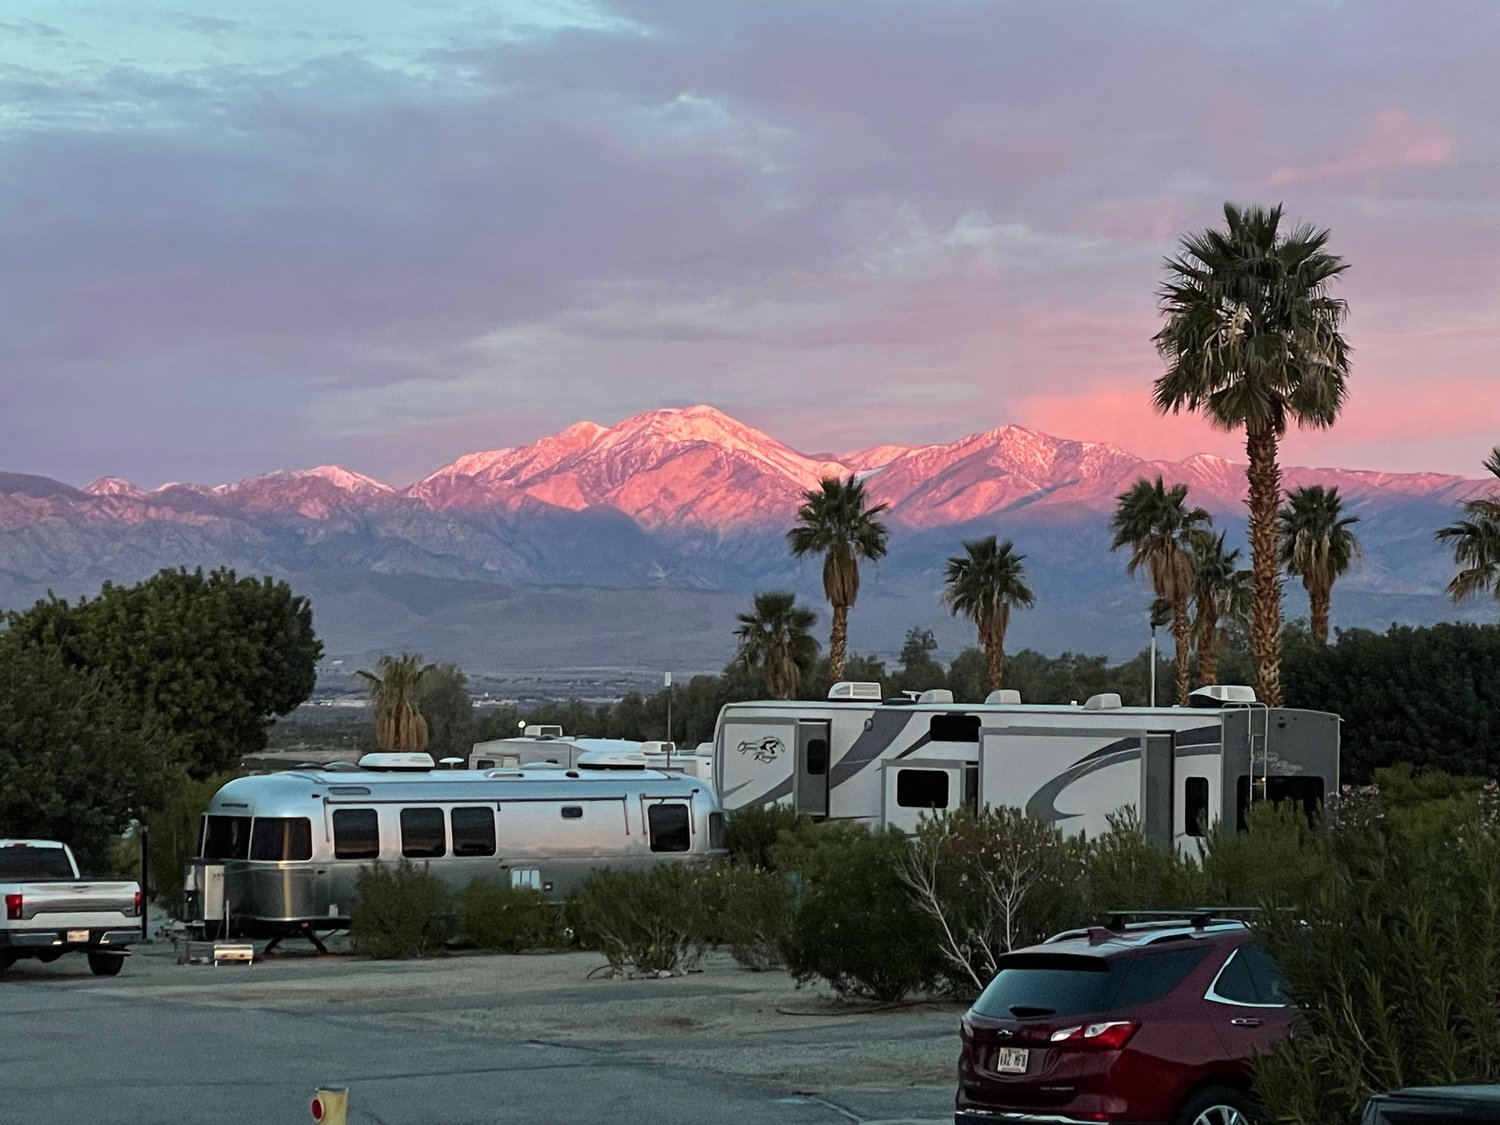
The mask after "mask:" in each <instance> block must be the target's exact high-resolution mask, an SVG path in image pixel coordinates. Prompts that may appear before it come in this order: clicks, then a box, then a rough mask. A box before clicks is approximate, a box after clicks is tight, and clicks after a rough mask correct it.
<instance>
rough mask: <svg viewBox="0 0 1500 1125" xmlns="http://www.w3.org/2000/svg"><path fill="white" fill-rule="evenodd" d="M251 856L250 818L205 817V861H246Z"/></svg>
mask: <svg viewBox="0 0 1500 1125" xmlns="http://www.w3.org/2000/svg"><path fill="white" fill-rule="evenodd" d="M249 854H250V818H249V817H248V816H205V817H204V818H203V858H204V859H244V858H245V857H246V856H248V855H249Z"/></svg>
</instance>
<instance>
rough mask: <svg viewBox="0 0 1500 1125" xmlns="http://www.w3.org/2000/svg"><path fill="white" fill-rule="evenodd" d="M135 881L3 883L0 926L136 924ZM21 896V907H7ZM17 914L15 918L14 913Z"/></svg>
mask: <svg viewBox="0 0 1500 1125" xmlns="http://www.w3.org/2000/svg"><path fill="white" fill-rule="evenodd" d="M137 890H138V888H137V886H136V884H134V883H116V882H94V881H90V880H84V881H80V882H76V883H72V882H55V883H54V882H39V883H7V884H5V894H6V900H7V901H6V907H7V909H6V911H5V916H4V917H3V918H0V929H7V930H30V929H56V930H67V929H106V928H118V927H121V926H125V927H129V926H134V925H138V924H139V922H138V917H139V916H138V915H137V913H136V891H137ZM13 895H19V896H20V900H21V901H20V910H19V911H12V910H11V909H10V905H11V896H13ZM16 913H18V914H19V917H14V916H13V914H16Z"/></svg>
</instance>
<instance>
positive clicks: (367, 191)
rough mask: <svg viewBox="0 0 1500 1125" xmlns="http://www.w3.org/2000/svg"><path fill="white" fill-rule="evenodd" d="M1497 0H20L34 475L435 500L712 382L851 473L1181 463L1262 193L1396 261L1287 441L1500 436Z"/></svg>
mask: <svg viewBox="0 0 1500 1125" xmlns="http://www.w3.org/2000/svg"><path fill="white" fill-rule="evenodd" d="M1497 66H1500V4H1495V3H1493V2H1491V0H1473V2H1445V0H1426V2H1424V3H1420V4H1419V3H1413V2H1411V0H1347V2H1344V0H1262V2H1260V3H1256V4H1205V3H1201V2H1188V0H1177V2H1171V0H1160V2H1144V0H1143V2H1130V3H1123V2H1113V0H1111V2H1104V0H1099V2H1095V3H1075V2H1071V0H1036V2H1033V3H1005V2H1000V0H972V2H959V0H953V2H949V0H910V2H907V3H890V2H882V0H624V2H619V3H614V2H608V0H599V2H597V3H590V2H588V0H496V2H492V3H473V2H469V0H453V2H434V0H425V2H422V3H415V2H412V3H404V4H398V3H392V2H388V0H387V2H382V0H361V2H359V3H352V2H346V0H320V2H316V3H308V2H306V0H204V2H201V3H187V2H186V0H173V2H162V0H130V2H129V3H120V2H110V0H95V2H93V3H83V2H74V0H7V2H6V3H5V4H4V5H3V6H0V469H3V470H12V471H20V472H34V473H42V474H45V475H49V476H54V477H58V478H60V479H64V480H68V481H71V482H74V483H83V482H85V481H87V480H89V479H91V478H93V477H95V476H99V475H103V474H106V473H109V474H119V475H123V476H128V477H131V478H132V479H135V480H137V481H139V482H140V483H142V484H146V485H153V484H157V483H160V482H162V481H164V480H197V481H204V482H209V483H213V482H218V481H224V480H230V479H234V478H237V477H240V476H244V475H248V474H251V473H255V472H261V471H265V470H268V469H272V468H277V467H298V466H307V465H314V464H319V463H324V462H336V463H338V464H342V465H345V466H347V467H349V468H352V469H356V470H359V471H362V472H366V473H369V474H371V475H373V476H377V477H380V478H382V479H385V480H388V481H390V482H391V483H396V484H401V483H406V482H408V481H410V480H412V479H414V478H417V477H420V476H422V475H425V474H426V473H428V472H430V471H431V470H432V469H434V468H436V467H437V466H438V465H440V464H442V463H444V462H446V461H449V460H451V459H453V458H454V457H455V456H457V455H458V454H460V453H463V452H466V451H470V450H476V449H486V448H494V447H498V446H504V445H511V444H520V443H523V442H527V441H530V440H533V439H534V438H536V437H538V436H541V435H542V434H544V433H549V432H552V431H554V430H557V429H560V428H561V427H563V426H564V425H566V424H567V423H569V422H572V421H574V420H576V419H579V418H585V417H587V418H592V419H594V420H595V421H598V422H602V423H612V422H614V421H617V420H618V419H619V418H621V417H623V416H625V415H627V414H631V413H634V412H637V411H639V410H644V409H650V408H653V407H658V406H667V405H686V404H689V403H696V402H709V403H712V404H714V405H716V406H718V407H720V408H721V409H723V410H725V411H727V412H729V413H731V414H733V415H735V416H737V417H739V418H741V419H743V420H744V421H746V422H749V423H751V424H753V425H757V426H760V427H761V428H763V429H766V430H768V431H770V432H771V433H772V434H774V435H775V436H777V437H779V438H781V439H782V440H785V441H787V442H789V443H790V444H792V445H794V446H797V447H798V448H801V449H804V450H806V451H809V452H816V451H831V450H843V449H850V448H855V447H859V446H863V445H871V444H875V443H878V442H922V441H938V440H950V439H952V438H955V437H958V436H960V435H962V434H965V433H969V432H973V431H975V430H981V429H988V428H990V427H993V426H996V425H999V424H1001V423H1005V422H1015V423H1020V424H1022V425H1027V426H1031V427H1034V428H1036V429H1040V430H1043V431H1045V432H1048V433H1051V434H1056V435H1058V436H1063V437H1077V438H1089V439H1096V440H1103V441H1110V442H1114V443H1116V444H1119V445H1121V446H1124V447H1125V448H1127V449H1130V450H1133V451H1135V452H1139V453H1143V454H1147V455H1151V456H1162V457H1177V456H1184V455H1187V454H1190V453H1193V452H1197V451H1200V450H1209V451H1213V452H1218V453H1224V454H1227V455H1236V454H1237V453H1238V443H1237V441H1236V439H1235V438H1233V437H1230V436H1226V435H1222V434H1216V433H1214V432H1212V431H1210V430H1209V429H1207V427H1205V426H1203V425H1202V424H1200V423H1197V422H1196V421H1192V420H1184V419H1159V418H1156V417H1155V416H1153V415H1152V414H1151V411H1150V407H1149V401H1148V392H1149V387H1150V382H1151V380H1152V378H1153V377H1154V376H1155V375H1156V374H1157V372H1158V370H1159V363H1158V360H1157V359H1156V357H1155V354H1154V352H1153V351H1152V348H1151V345H1150V337H1151V334H1152V333H1153V332H1154V331H1155V329H1156V327H1157V324H1158V317H1157V313H1156V308H1155V296H1154V290H1155V287H1156V285H1157V283H1158V281H1159V279H1160V272H1161V271H1160V263H1161V259H1162V257H1163V256H1164V255H1165V254H1167V253H1168V252H1170V250H1171V249H1172V246H1173V242H1174V240H1175V238H1176V236H1177V235H1178V234H1180V233H1181V232H1182V231H1184V230H1187V229H1190V228H1192V227H1201V226H1205V225H1209V224H1211V223H1214V222H1215V221H1217V220H1218V218H1219V213H1220V208H1221V206H1222V203H1223V201H1224V200H1226V199H1232V200H1236V201H1241V202H1275V201H1278V200H1280V201H1285V204H1286V206H1287V210H1288V212H1289V213H1290V214H1291V215H1292V216H1293V217H1295V218H1297V219H1306V220H1310V221H1313V222H1315V223H1318V224H1320V225H1326V226H1329V227H1331V228H1332V229H1333V243H1332V248H1333V250H1334V251H1335V252H1337V253H1340V254H1342V255H1344V256H1345V257H1347V258H1348V259H1349V260H1350V261H1351V263H1352V268H1351V270H1350V272H1349V274H1348V277H1347V281H1346V283H1345V284H1344V285H1343V286H1342V295H1343V296H1345V297H1346V298H1347V299H1348V300H1349V302H1350V304H1351V306H1352V317H1351V322H1350V324H1349V328H1348V334H1349V338H1350V341H1351V342H1352V344H1353V345H1354V348H1355V354H1354V374H1353V377H1352V387H1353V394H1352V398H1351V401H1350V403H1349V406H1348V409H1347V411H1346V412H1345V415H1344V417H1343V419H1342V420H1341V422H1340V423H1339V425H1338V427H1337V428H1336V429H1335V430H1333V431H1332V432H1331V433H1324V434H1311V435H1294V436H1293V437H1292V438H1290V439H1289V440H1288V442H1287V454H1286V458H1287V460H1288V461H1289V462H1295V463H1301V464H1318V465H1340V466H1346V467H1369V468H1382V469H1400V470H1410V469H1434V470H1442V471H1448V472H1459V473H1463V474H1465V475H1470V476H1477V475H1479V474H1480V461H1481V460H1482V458H1483V457H1484V455H1485V454H1486V452H1487V451H1488V450H1489V448H1490V447H1491V446H1492V445H1494V444H1496V443H1497V442H1500V372H1497V370H1496V368H1497V361H1500V96H1497V91H1500V76H1497Z"/></svg>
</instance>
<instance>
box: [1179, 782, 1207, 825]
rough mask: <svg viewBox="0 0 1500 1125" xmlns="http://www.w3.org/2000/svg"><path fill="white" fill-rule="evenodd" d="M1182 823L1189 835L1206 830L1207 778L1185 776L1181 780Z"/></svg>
mask: <svg viewBox="0 0 1500 1125" xmlns="http://www.w3.org/2000/svg"><path fill="white" fill-rule="evenodd" d="M1182 824H1183V831H1184V832H1185V833H1187V835H1189V836H1202V835H1205V834H1206V833H1207V832H1208V778H1206V777H1187V778H1183V781H1182Z"/></svg>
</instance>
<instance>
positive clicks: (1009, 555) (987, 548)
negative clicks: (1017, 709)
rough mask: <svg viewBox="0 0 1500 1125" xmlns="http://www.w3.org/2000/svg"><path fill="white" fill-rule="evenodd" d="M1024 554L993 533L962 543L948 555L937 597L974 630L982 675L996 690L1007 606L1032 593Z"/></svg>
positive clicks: (1031, 601)
mask: <svg viewBox="0 0 1500 1125" xmlns="http://www.w3.org/2000/svg"><path fill="white" fill-rule="evenodd" d="M1025 557H1026V556H1025V555H1018V554H1016V549H1015V544H1014V543H1012V542H1011V541H1010V540H1009V539H1007V540H1005V542H1003V543H1001V542H999V541H998V540H997V539H996V538H995V536H993V535H987V536H985V537H984V538H983V539H973V540H969V541H967V542H965V543H964V553H963V554H962V555H959V556H957V557H955V558H950V559H949V560H948V569H947V571H946V572H945V575H944V583H945V586H944V589H943V600H944V601H945V602H947V603H948V608H949V610H950V611H952V613H953V615H954V616H955V617H956V616H958V615H959V614H960V613H961V614H963V615H964V616H965V617H967V618H968V619H969V620H970V621H972V622H973V623H974V625H975V627H976V628H977V629H978V630H979V644H980V647H982V648H983V649H984V667H985V680H986V682H987V683H988V684H989V690H990V691H998V690H999V688H1000V682H1001V680H1002V679H1003V677H1004V675H1005V632H1006V630H1007V629H1009V628H1010V611H1011V610H1012V609H1017V608H1019V609H1030V608H1031V607H1032V606H1034V605H1036V595H1035V594H1033V593H1032V592H1031V587H1030V586H1028V585H1027V584H1026V568H1025V567H1023V566H1022V565H1021V560H1022V559H1024V558H1025Z"/></svg>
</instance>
